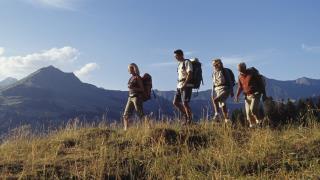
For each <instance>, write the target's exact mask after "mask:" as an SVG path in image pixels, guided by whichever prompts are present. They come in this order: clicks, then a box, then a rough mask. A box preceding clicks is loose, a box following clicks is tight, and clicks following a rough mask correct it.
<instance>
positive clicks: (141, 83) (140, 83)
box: [132, 78, 144, 92]
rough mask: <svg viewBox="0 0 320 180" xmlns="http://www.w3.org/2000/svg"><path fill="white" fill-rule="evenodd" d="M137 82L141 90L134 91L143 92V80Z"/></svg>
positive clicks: (138, 79)
mask: <svg viewBox="0 0 320 180" xmlns="http://www.w3.org/2000/svg"><path fill="white" fill-rule="evenodd" d="M137 82H138V85H139V88H133V89H132V90H134V91H138V92H143V91H144V88H143V82H142V79H141V78H137Z"/></svg>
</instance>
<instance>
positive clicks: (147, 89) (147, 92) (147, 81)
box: [142, 73, 152, 101]
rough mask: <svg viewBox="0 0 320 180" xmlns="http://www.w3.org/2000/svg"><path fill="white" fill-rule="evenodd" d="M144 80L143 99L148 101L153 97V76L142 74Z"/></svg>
mask: <svg viewBox="0 0 320 180" xmlns="http://www.w3.org/2000/svg"><path fill="white" fill-rule="evenodd" d="M142 82H143V88H144V92H143V101H148V100H150V99H151V91H152V90H151V89H152V77H151V75H150V74H148V73H145V74H144V75H143V76H142Z"/></svg>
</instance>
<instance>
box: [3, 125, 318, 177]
mask: <svg viewBox="0 0 320 180" xmlns="http://www.w3.org/2000/svg"><path fill="white" fill-rule="evenodd" d="M319 175H320V131H319V125H318V124H316V123H314V124H313V125H312V126H311V125H310V126H309V127H287V128H285V129H282V130H271V129H269V128H257V129H247V128H241V127H238V128H233V127H230V126H225V125H222V124H216V123H211V122H201V123H199V124H197V125H192V126H190V127H183V126H180V125H178V124H167V123H155V124H153V125H152V128H147V127H146V126H144V125H141V124H140V125H139V124H137V125H135V126H134V127H131V128H130V129H129V130H128V131H127V132H124V131H123V130H121V129H119V128H116V127H112V128H110V127H107V126H99V127H76V126H71V127H70V126H68V127H66V128H65V129H62V130H58V131H54V132H51V133H49V134H47V135H37V136H35V135H33V134H32V133H30V131H29V129H28V128H20V129H19V130H18V131H15V133H13V134H11V135H10V137H8V138H7V139H6V140H5V141H4V142H3V143H2V144H1V145H0V176H1V177H2V178H12V179H15V178H16V179H19V178H21V179H220V178H225V179H229V178H230V179H232V178H249V179H250V178H251V179H256V178H261V179H274V178H276V179H290V178H294V179H296V178H298V179H300V178H311V179H317V178H320V176H319Z"/></svg>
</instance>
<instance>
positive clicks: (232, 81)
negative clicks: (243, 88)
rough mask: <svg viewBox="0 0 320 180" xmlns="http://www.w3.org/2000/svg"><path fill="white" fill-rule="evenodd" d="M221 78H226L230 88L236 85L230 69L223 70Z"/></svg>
mask: <svg viewBox="0 0 320 180" xmlns="http://www.w3.org/2000/svg"><path fill="white" fill-rule="evenodd" d="M223 76H224V77H225V78H226V77H227V76H228V78H229V81H230V84H231V87H234V86H235V85H236V80H235V77H234V74H233V72H232V70H231V69H229V68H223ZM226 79H227V78H226Z"/></svg>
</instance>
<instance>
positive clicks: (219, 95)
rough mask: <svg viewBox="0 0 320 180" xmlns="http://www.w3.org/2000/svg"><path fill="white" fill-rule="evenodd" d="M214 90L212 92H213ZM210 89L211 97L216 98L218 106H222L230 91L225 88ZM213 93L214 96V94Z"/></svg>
mask: <svg viewBox="0 0 320 180" xmlns="http://www.w3.org/2000/svg"><path fill="white" fill-rule="evenodd" d="M213 91H214V92H213ZM213 91H212V97H215V99H217V100H218V103H219V107H223V106H225V105H226V101H227V99H228V98H229V96H230V94H231V91H230V90H227V89H215V90H213ZM214 94H215V95H216V96H214Z"/></svg>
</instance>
